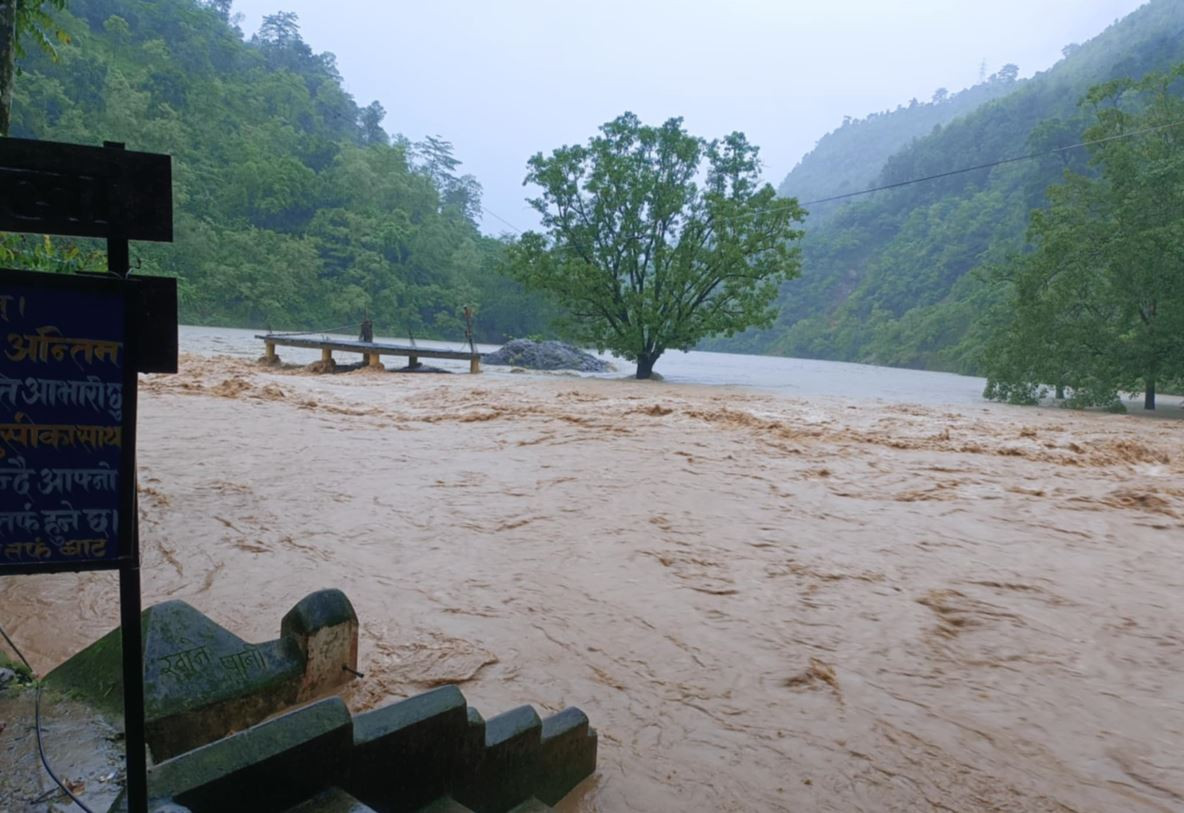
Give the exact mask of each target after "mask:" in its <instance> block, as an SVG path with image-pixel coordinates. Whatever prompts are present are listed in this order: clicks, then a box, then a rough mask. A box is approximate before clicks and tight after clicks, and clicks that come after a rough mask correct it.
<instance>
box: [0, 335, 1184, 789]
mask: <svg viewBox="0 0 1184 813" xmlns="http://www.w3.org/2000/svg"><path fill="white" fill-rule="evenodd" d="M141 393H142V395H141V406H140V441H139V442H140V483H141V510H142V515H143V516H142V537H143V542H142V544H143V547H144V575H143V578H144V592H145V596H144V598H145V601H146V602H155V601H162V600H165V599H169V598H181V599H184V600H186V601H188V602H190V603H192V604H193V605H195V606H196V607H198V608H199V609H201V610H202V611H203V612H206V613H208V614H209V615H211V616H212V617H213V618H214V619H215V620H216V621H218V622H219V623H221V624H223V625H225V626H227V627H229V628H230V629H232V630H234V631H235V632H236V633H238V634H240V635H242V636H244V637H246V638H248V639H253V640H263V639H266V638H270V637H273V636H274V635H275V633H276V630H274V629H272V628H271V627H272V625H273V623H274V619H275V618H277V617H278V615H277V612H278V610H277V608H284V607H287V606H290V605H291V604H292V603H293V602H294V601H295V600H297V599H299V598H300V597H301V596H303V595H305V594H306V593H308V592H310V591H311V590H315V589H319V588H322V587H340V588H342V589H344V590H345V591H346V592H347V594H348V595H349V596H350V598H351V600H352V601H353V603H354V604H355V606H356V608H357V611H358V615H359V618H360V620H361V626H362V629H361V653H360V664H361V669H362V671H363V672H365V673H366V679H365V680H363V681H360V682H359V683H358V685H356V686H355V687H354V688H352V689H351V690H350V694H349V695H348V697H347V699H348V701H349V703H350V705H351V706H352V707H353V708H354V709H355V710H359V709H364V708H369V707H372V706H374V705H376V704H378V703H380V702H383V701H385V700H388V699H393V698H397V697H400V696H405V695H407V694H410V693H413V692H416V691H421V690H423V689H425V688H430V687H432V686H436V685H441V684H444V683H458V684H459V685H461V686H462V688H463V690H464V692H465V694H466V696H467V697H468V698H469V699H470V701H471V702H472V703H474V704H475V705H477V706H479V707H490V708H508V707H511V706H513V705H517V704H520V703H527V702H531V703H535V704H536V705H537V706H538V707H539V708H540V709H542V710H546V711H554V710H557V709H558V708H560V707H562V706H565V705H576V706H579V707H581V708H583V709H584V710H585V711H586V712H587V713H588V714H589V716H590V717H591V718H592V721H593V724H594V725H596V726H597V727H598V729H599V730H600V734H601V758H600V770H599V773H598V776H597V777H596V778H595V779H593V780H592V781H590V782H589V783H587V785H586V786H585V787H583V788H582V789H581V790H580V791H579V792H578V793H577V794H576V798H574V799H572V800H570V801H569V803H568V804H567V809H569V810H604V811H616V810H639V811H642V810H644V811H652V810H673V809H684V810H707V809H712V810H735V811H741V810H790V809H797V810H823V811H830V810H833V811H852V810H867V811H873V810H877V811H878V810H914V809H918V808H935V809H943V808H944V809H953V810H1000V811H1004V810H1006V811H1015V810H1031V811H1042V810H1066V809H1068V810H1080V811H1087V810H1088V811H1095V810H1096V811H1105V810H1149V811H1151V810H1155V811H1160V810H1165V811H1166V810H1180V809H1184V768H1181V766H1180V762H1179V760H1178V759H1177V758H1176V757H1177V756H1178V755H1179V753H1180V746H1181V743H1184V681H1181V680H1180V679H1179V675H1180V674H1181V673H1184V632H1182V630H1181V626H1180V620H1179V619H1180V617H1181V610H1182V609H1184V604H1182V602H1184V600H1182V599H1181V598H1180V596H1181V595H1182V592H1181V590H1182V588H1184V545H1181V543H1180V540H1181V538H1182V536H1181V531H1182V529H1184V520H1182V517H1184V486H1181V485H1180V483H1181V482H1182V480H1181V475H1182V474H1184V434H1182V433H1184V425H1182V424H1180V423H1178V422H1175V421H1147V420H1141V419H1140V418H1138V417H1135V416H1113V415H1096V414H1085V415H1083V414H1077V413H1069V412H1065V411H1060V410H1031V409H1021V408H1013V407H1006V406H996V405H983V406H982V407H973V408H972V407H957V408H941V407H930V406H910V405H885V404H873V405H868V404H860V403H855V402H850V401H842V400H838V399H809V400H792V399H786V398H779V397H772V396H766V395H761V394H753V393H745V392H739V391H733V390H726V389H712V388H696V387H688V386H677V385H668V384H662V383H657V382H630V381H606V380H587V379H547V378H531V379H520V378H517V377H509V376H501V377H498V376H464V375H461V376H430V377H415V376H390V375H385V374H382V373H374V372H370V371H364V370H363V371H358V372H356V373H349V374H345V375H338V376H310V375H307V374H304V373H302V372H300V371H287V370H267V369H264V368H262V367H261V366H257V365H255V364H252V363H250V362H247V361H243V360H241V359H228V358H203V357H196V356H185V357H184V358H183V363H182V371H181V373H180V374H179V375H177V376H160V377H149V378H148V379H146V380H145V382H144V384H143V385H142V388H141ZM115 584H116V582H115V578H114V576H112V575H110V574H107V575H101V574H100V575H95V574H91V575H85V576H76V575H57V576H44V577H22V578H21V579H6V580H4V581H3V582H0V614H2V616H3V618H4V620H5V628H6V629H7V630H8V631H9V633H10V634H11V635H13V636H14V638H17V639H18V640H19V641H20V642H21V644H22V646H23V647H25V649H26V654H27V655H28V656H29V657H30V659H31V660H32V661H33V663H34V666H35V667H37V668H38V669H39V670H42V671H44V670H47V669H49V668H51V667H52V666H54V665H56V664H57V663H58V662H60V661H61V660H63V659H64V658H65V657H67V656H68V655H69V654H70V653H72V652H73V651H76V650H77V649H79V648H80V647H82V646H84V645H85V644H87V643H89V642H90V641H92V640H94V639H95V638H97V637H98V636H99V635H101V634H102V633H103V632H105V631H106V630H107V629H109V628H110V627H111V626H112V625H113V624H114V621H115V619H116V618H117V603H116V595H117V590H116V587H115Z"/></svg>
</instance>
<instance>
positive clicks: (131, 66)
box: [0, 0, 556, 341]
mask: <svg viewBox="0 0 1184 813" xmlns="http://www.w3.org/2000/svg"><path fill="white" fill-rule="evenodd" d="M17 2H18V8H23V7H24V5H22V4H28V5H33V4H34V3H33V2H32V0H17ZM63 5H64V6H66V10H64V11H54V7H55V6H56V7H61V6H63ZM38 8H39V9H41V8H44V10H47V11H53V12H54V13H53V14H52V17H51V18H43V17H36V18H30V23H31V25H32V26H34V27H30V26H25V30H26V32H27V33H29V36H28V37H27V38H26V39H25V41H26V42H29V43H32V42H35V41H37V39H38V38H39V37H41V35H38V34H36V32H37V31H41V32H50V33H51V34H52V40H53V46H54V47H53V51H54V52H53V53H49V52H47V51H45V50H42V49H39V48H26V49H25V50H24V52H23V54H22V55H20V56H18V57H17V59H16V63H15V64H16V67H17V68H18V69H19V70H20V75H19V76H18V77H16V81H15V82H13V83H12V84H11V85H10V87H11V89H12V94H13V95H12V99H13V104H12V108H11V109H12V127H11V134H12V135H14V136H21V137H33V138H44V139H52V140H59V141H72V142H79V143H91V144H94V143H99V142H101V141H103V140H115V141H123V142H126V143H127V144H128V146H129V148H132V149H140V150H147V151H153V152H163V153H168V154H170V155H172V156H173V181H174V186H173V188H174V200H175V208H176V229H175V231H176V242H175V243H174V244H173V245H172V246H167V247H161V246H154V245H138V246H137V247H136V256H135V257H134V264H135V265H136V266H137V269H138V273H150V274H168V275H175V276H177V277H178V278H179V287H180V293H181V316H182V319H183V320H185V321H188V322H196V323H203V324H227V325H241V326H253V327H265V326H269V325H270V326H272V327H275V328H277V329H280V328H286V329H312V328H328V327H336V326H340V325H345V324H356V323H358V322H360V321H361V320H362V318H364V317H366V316H369V317H370V318H371V319H372V320H373V322H374V325H375V329H376V330H377V331H378V332H379V333H387V334H390V333H395V334H405V333H407V332H409V331H410V332H412V333H413V334H415V335H417V336H423V337H428V336H440V337H459V336H460V335H463V318H462V313H463V309H464V307H465V306H466V305H473V306H476V309H477V320H476V328H477V338H478V339H479V340H483V341H500V340H502V339H504V338H507V337H509V336H513V335H528V334H531V333H539V332H542V331H544V330H546V329H547V325H548V324H549V322H550V320H551V319H552V317H553V316H554V315H555V313H556V309H555V308H554V307H553V306H551V305H549V304H547V303H546V302H545V301H544V300H543V299H542V298H541V297H540V296H538V295H535V294H530V293H528V292H526V291H525V290H524V289H523V287H522V286H521V285H520V284H519V283H518V282H516V281H514V280H512V279H509V278H508V277H505V276H503V275H502V274H500V273H498V270H497V269H498V266H499V262H500V258H501V256H502V254H503V253H504V242H503V241H502V240H499V239H494V238H490V237H485V236H483V235H482V234H481V233H480V231H479V229H478V227H477V220H478V218H479V216H480V212H481V187H480V184H478V183H477V181H476V180H475V179H474V178H473V177H472V176H471V175H467V174H463V173H462V172H461V171H460V166H461V162H460V159H459V158H458V157H457V156H456V155H455V154H454V151H453V148H452V145H451V144H450V143H449V142H448V141H447V140H445V139H444V138H442V137H439V136H435V135H431V136H427V137H425V138H423V139H422V140H419V141H411V140H409V139H407V138H405V137H403V136H399V135H396V136H394V137H392V136H390V135H389V134H388V133H387V131H386V130H385V129H384V127H383V121H384V118H385V115H386V111H384V110H383V108H382V106H381V105H380V104H378V103H377V102H374V103H371V104H369V105H366V106H359V105H358V104H356V103H355V101H354V100H353V98H351V97H350V95H349V94H348V93H346V92H345V90H344V89H343V87H342V79H341V75H340V73H339V72H338V69H337V65H336V60H335V58H334V57H333V55H332V54H329V53H315V52H314V51H313V50H312V49H311V48H310V47H309V45H308V44H307V43H306V42H305V41H304V40H303V38H302V36H301V32H300V26H299V20H298V18H297V17H296V15H295V14H293V13H290V12H279V13H277V14H273V15H269V16H268V17H266V18H265V19H264V21H263V24H262V26H261V27H260V29H259V32H258V33H257V34H255V35H254V36H253V37H251V38H250V39H249V40H246V39H244V36H243V34H242V32H241V31H240V30H239V29H238V28H237V24H236V20H235V19H234V18H232V16H231V4H230V2H228V1H227V0H207V2H197V1H196V0H69V2H68V3H64V2H58V0H51V2H50V3H48V4H44V6H42V5H38ZM58 32H60V35H59V34H58ZM94 248H95V247H94V246H89V245H87V244H86V243H81V244H77V245H73V244H65V243H61V242H59V241H54V242H53V243H51V244H45V243H44V242H40V241H36V240H31V239H21V238H15V237H13V236H7V237H5V236H0V260H3V259H4V258H5V257H6V256H7V257H12V256H13V255H14V254H15V253H18V252H19V253H21V254H22V256H23V257H24V258H25V259H26V260H27V261H28V262H29V263H31V264H33V265H36V266H37V267H42V268H50V269H55V268H56V269H70V268H75V267H79V266H80V265H81V266H85V265H86V263H87V262H88V258H91V259H93V257H94V251H93V249H94Z"/></svg>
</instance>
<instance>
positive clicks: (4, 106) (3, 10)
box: [0, 0, 17, 136]
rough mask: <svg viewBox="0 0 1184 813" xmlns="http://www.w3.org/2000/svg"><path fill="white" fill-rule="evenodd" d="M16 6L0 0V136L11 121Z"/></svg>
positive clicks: (14, 69)
mask: <svg viewBox="0 0 1184 813" xmlns="http://www.w3.org/2000/svg"><path fill="white" fill-rule="evenodd" d="M16 4H17V0H0V136H6V135H8V127H9V124H10V123H11V120H12V79H13V75H14V74H15V73H16Z"/></svg>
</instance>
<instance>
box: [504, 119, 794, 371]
mask: <svg viewBox="0 0 1184 813" xmlns="http://www.w3.org/2000/svg"><path fill="white" fill-rule="evenodd" d="M759 171H760V164H759V162H758V160H757V148H756V147H754V146H753V145H751V144H749V143H748V141H747V140H746V139H745V137H744V135H743V134H742V133H732V134H731V135H729V136H726V137H725V138H722V139H718V140H715V141H706V140H704V139H702V138H697V137H695V136H692V135H690V134H688V133H687V132H686V130H684V129H683V126H682V119H678V118H674V119H670V120H669V121H667V122H666V123H665V124H663V125H662V126H660V127H651V126H645V125H643V124H642V123H641V122H640V121H639V120H638V118H637V117H636V116H634V115H633V114H631V113H626V114H624V115H622V116H620V117H619V118H617V119H616V120H614V121H611V122H609V123H608V124H605V125H604V126H603V127H601V128H600V134H599V135H597V136H595V137H593V138H592V139H590V140H589V141H588V143H587V144H586V145H576V146H565V147H561V148H559V149H557V150H555V151H554V152H553V153H551V155H550V156H544V155H543V154H542V153H539V154H537V155H535V156H534V157H533V158H531V159H530V163H529V172H528V174H527V177H526V180H527V182H528V183H533V184H536V185H537V186H539V187H541V189H542V195H541V197H539V198H537V199H534V200H532V201H530V203H531V205H532V206H533V207H534V208H535V209H536V210H537V211H538V212H539V214H540V215H541V216H542V217H541V219H542V225H543V227H544V229H545V231H546V233H545V234H540V233H537V232H527V233H526V234H524V235H522V237H521V238H520V239H519V240H518V241H517V242H516V243H515V244H514V245H513V246H512V247H511V250H510V252H509V255H508V258H507V268H508V270H509V271H510V273H511V274H512V275H514V276H515V277H516V278H517V279H519V280H521V281H522V282H523V283H525V284H526V285H527V286H528V287H531V288H536V289H540V290H543V291H546V292H549V293H550V294H552V295H553V296H554V297H555V299H556V300H557V301H558V302H559V304H561V305H562V306H563V307H564V308H565V309H566V310H567V312H568V314H569V318H568V319H567V320H566V322H567V324H566V326H567V329H568V332H569V334H570V335H571V336H572V337H573V338H575V339H576V340H578V341H582V342H585V343H587V344H590V345H592V346H595V347H596V348H598V349H599V350H601V351H602V352H603V351H604V350H611V351H612V352H614V353H616V354H617V355H620V356H623V357H625V358H627V359H629V360H630V361H636V362H637V377H638V378H649V377H650V375H651V373H652V371H653V368H654V363H655V362H656V361H657V360H658V358H659V357H661V355H662V353H664V352H665V351H666V350H669V349H680V350H687V349H690V348H691V347H693V346H694V345H695V343H696V342H698V341H699V340H700V339H702V338H704V337H706V336H712V335H726V336H730V335H733V334H734V333H736V332H738V331H740V330H743V329H744V328H746V327H749V326H752V325H768V324H770V323H771V321H772V319H773V317H774V316H775V312H774V311H773V309H772V308H771V305H772V303H773V300H774V298H775V297H776V295H777V291H778V287H779V284H780V283H781V282H782V281H783V280H787V279H790V278H792V277H795V276H797V275H798V272H799V269H800V260H799V258H798V248H797V245H796V243H797V240H798V239H799V238H800V237H801V234H802V233H801V232H800V231H798V230H797V229H795V228H794V226H795V224H797V223H799V222H800V221H801V220H802V218H803V217H804V215H805V213H804V211H803V210H802V209H801V207H800V206H798V203H797V201H796V200H794V199H792V198H778V197H777V194H776V192H775V191H774V189H773V187H772V186H770V185H769V184H764V183H761V181H760V177H759Z"/></svg>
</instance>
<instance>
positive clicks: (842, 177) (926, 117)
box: [777, 65, 1018, 224]
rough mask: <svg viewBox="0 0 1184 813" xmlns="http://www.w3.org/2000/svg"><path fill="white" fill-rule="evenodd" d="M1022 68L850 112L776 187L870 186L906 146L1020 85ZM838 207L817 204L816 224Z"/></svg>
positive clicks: (838, 190)
mask: <svg viewBox="0 0 1184 813" xmlns="http://www.w3.org/2000/svg"><path fill="white" fill-rule="evenodd" d="M1017 73H1018V68H1016V66H1015V65H1005V66H1004V67H1003V68H1002V69H1001V70H999V72H998V73H995V74H993V75H992V76H990V77H989V78H987V79H986V81H983V82H980V83H979V84H977V85H975V86H973V87H969V88H966V89H965V90H963V91H960V92H958V93H950V92H949V91H948V90H947V89H946V88H938V89H937V90H935V91H934V92H933V97H932V98H931V99H930V100H929V101H928V102H921V101H918V100H916V99H912V100H910V101H909V103H908V104H907V105H903V104H902V105H900V106H898V107H897V108H896V109H895V110H884V111H882V112H879V113H871V114H869V115H868V116H866V117H864V118H852V117H850V116H848V117H846V118H844V120H843V123H842V125H841V126H840V127H838V128H837V129H835V130H832V131H831V132H829V133H827V134H826V135H824V136H823V137H822V138H821V139H819V141H818V144H817V145H816V146H815V147H814V149H813V150H811V151H810V152H808V153H807V154H806V155H805V156H803V158H802V160H800V161H799V162H798V164H797V166H795V167H794V168H793V169H792V170H791V171H790V173H789V174H788V175H787V176H785V180H784V181H782V182H781V185H780V186H779V187H778V188H777V191H778V192H779V193H780V194H782V195H784V196H786V197H796V198H797V199H798V200H799V201H813V200H818V199H821V198H830V197H834V196H837V195H846V194H849V193H851V192H857V191H860V190H863V189H867V188H869V187H870V186H872V185H873V184H874V183H875V181H876V179H877V178H879V176H880V173H881V172H882V171H883V169H884V164H885V163H886V162H887V161H888V159H889V158H891V157H892V156H893V155H894V154H895V153H897V152H899V151H900V150H901V149H902V148H904V147H906V146H908V145H909V144H911V143H912V142H913V141H914V140H916V139H918V138H920V137H922V136H927V135H929V134H930V133H932V132H933V130H934V128H940V127H941V126H942V125H944V124H947V123H948V122H950V121H952V120H954V119H956V118H957V117H958V116H962V115H965V114H966V113H970V112H971V111H973V110H975V109H976V108H978V107H979V106H980V105H982V104H983V103H984V102H988V101H990V100H991V99H995V98H998V97H999V96H1003V95H1006V94H1008V93H1010V92H1012V91H1013V90H1015V88H1016V84H1017V83H1016V75H1017ZM834 209H835V204H831V205H827V204H822V205H818V206H815V207H813V208H812V209H811V212H810V214H811V221H810V222H811V224H817V223H819V222H820V220H819V215H820V214H823V213H826V212H831V211H834Z"/></svg>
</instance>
